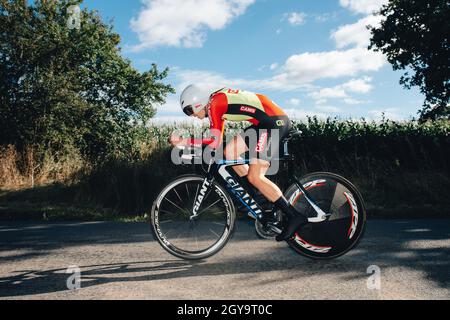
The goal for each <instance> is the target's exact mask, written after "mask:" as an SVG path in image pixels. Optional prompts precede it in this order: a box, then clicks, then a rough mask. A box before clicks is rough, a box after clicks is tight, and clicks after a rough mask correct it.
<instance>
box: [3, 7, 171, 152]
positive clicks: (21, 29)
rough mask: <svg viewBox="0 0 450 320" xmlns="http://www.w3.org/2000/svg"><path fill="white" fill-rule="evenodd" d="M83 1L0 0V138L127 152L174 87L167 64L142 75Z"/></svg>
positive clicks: (11, 141) (10, 141) (109, 29)
mask: <svg viewBox="0 0 450 320" xmlns="http://www.w3.org/2000/svg"><path fill="white" fill-rule="evenodd" d="M81 2H82V1H81V0H78V1H69V0H60V1H58V0H35V1H34V4H29V2H28V1H26V0H0V144H14V145H16V146H17V147H19V148H24V147H25V146H27V145H33V146H34V145H37V146H40V147H42V148H44V149H45V148H47V149H48V148H51V149H53V150H64V148H65V146H68V145H75V146H76V147H78V148H79V149H80V150H81V151H82V152H83V154H85V155H87V156H89V157H91V158H93V159H105V158H108V157H110V156H120V155H128V154H129V153H130V152H131V151H132V150H133V149H134V148H135V146H136V143H138V142H139V139H142V138H143V134H144V133H145V124H146V123H147V122H148V120H149V119H150V118H151V117H153V116H154V115H155V112H156V110H155V105H156V104H162V103H164V100H165V97H166V95H167V94H168V93H169V92H173V88H172V87H171V86H170V85H168V84H165V83H164V79H165V78H166V76H167V73H168V70H167V69H165V70H164V71H162V72H160V71H158V69H157V66H156V65H152V68H151V69H150V70H149V71H146V72H143V73H140V72H138V71H137V70H136V69H135V68H133V66H132V65H131V63H130V61H128V60H126V59H124V58H123V57H122V56H121V49H120V47H119V43H120V37H119V35H118V34H116V33H115V32H114V31H113V27H112V26H111V25H110V24H106V23H104V22H103V21H102V20H101V18H100V16H99V15H98V13H96V12H95V11H89V10H87V9H84V10H82V11H81V13H80V18H81V19H80V25H79V28H71V24H70V22H71V21H72V20H70V19H71V13H70V11H68V9H69V6H71V5H79V4H81Z"/></svg>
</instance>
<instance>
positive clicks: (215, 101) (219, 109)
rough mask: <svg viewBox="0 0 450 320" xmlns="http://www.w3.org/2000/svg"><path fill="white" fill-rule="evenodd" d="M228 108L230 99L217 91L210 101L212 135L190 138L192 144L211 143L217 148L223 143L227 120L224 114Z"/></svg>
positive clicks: (189, 142) (189, 141) (211, 145)
mask: <svg viewBox="0 0 450 320" xmlns="http://www.w3.org/2000/svg"><path fill="white" fill-rule="evenodd" d="M227 109H228V99H227V96H226V95H225V94H224V93H216V94H215V95H214V96H212V97H211V99H210V101H209V122H210V129H209V130H210V135H211V136H210V137H209V138H206V139H189V140H188V144H190V145H209V146H210V147H211V148H213V149H215V148H217V147H218V146H219V145H220V144H221V143H222V138H223V131H224V128H225V121H224V120H223V115H224V114H225V113H226V112H227Z"/></svg>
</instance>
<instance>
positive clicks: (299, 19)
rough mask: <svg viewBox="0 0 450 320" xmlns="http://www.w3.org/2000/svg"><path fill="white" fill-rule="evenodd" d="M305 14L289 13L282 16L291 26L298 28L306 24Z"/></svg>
mask: <svg viewBox="0 0 450 320" xmlns="http://www.w3.org/2000/svg"><path fill="white" fill-rule="evenodd" d="M306 17H307V15H306V13H303V12H290V13H286V14H285V15H284V18H283V20H284V19H287V20H288V22H289V24H290V25H291V26H300V25H303V24H305V23H306Z"/></svg>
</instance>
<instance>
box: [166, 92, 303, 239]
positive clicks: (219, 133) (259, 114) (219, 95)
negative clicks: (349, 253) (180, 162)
mask: <svg viewBox="0 0 450 320" xmlns="http://www.w3.org/2000/svg"><path fill="white" fill-rule="evenodd" d="M180 104H181V108H182V110H183V112H184V113H185V114H186V115H188V116H193V117H196V118H199V119H204V118H206V117H208V118H209V120H210V132H211V137H210V138H207V139H183V138H181V137H179V136H176V135H172V136H171V143H172V144H173V145H174V146H177V145H198V144H203V145H209V146H210V147H211V148H217V147H218V146H219V145H220V144H221V143H222V138H223V132H224V127H225V121H226V120H228V121H248V122H250V123H251V124H252V126H250V127H249V128H247V129H246V130H245V131H244V133H243V134H242V135H237V136H235V137H234V138H233V140H232V141H231V142H229V143H228V145H227V146H226V148H225V151H224V155H225V157H226V159H227V160H237V159H239V158H240V156H241V155H242V154H243V153H245V152H247V151H249V150H250V149H251V148H253V149H252V150H255V152H253V153H251V154H256V156H254V157H253V156H252V157H253V158H252V159H250V164H249V165H241V166H234V167H233V169H234V171H235V172H236V173H237V174H238V175H239V177H240V178H241V180H242V181H243V182H244V183H243V184H244V186H245V187H246V189H247V190H249V189H250V188H248V186H249V184H250V185H252V186H253V187H255V188H256V189H257V190H258V191H259V192H261V193H262V195H263V196H264V197H266V199H267V200H269V201H270V202H272V203H273V204H274V205H275V207H276V208H277V209H281V210H282V211H283V212H284V213H285V214H286V216H287V219H283V221H286V220H287V221H286V222H285V223H284V225H283V226H282V232H281V234H279V235H278V236H277V237H276V240H277V241H283V240H288V239H291V238H292V237H293V236H294V235H295V232H296V231H297V230H298V228H300V227H302V226H303V225H305V224H306V223H308V219H307V218H306V217H305V216H303V215H302V214H300V213H298V212H297V211H296V210H295V209H294V207H293V206H291V204H290V203H289V202H288V201H287V200H286V198H285V197H284V196H283V193H282V192H281V190H280V188H279V187H278V186H277V185H276V184H274V183H273V182H272V181H271V180H269V179H268V178H267V177H266V176H265V175H266V172H267V171H268V169H269V167H270V157H269V156H267V154H268V152H267V149H268V148H270V146H271V144H272V143H271V140H272V135H271V130H272V129H278V130H279V135H278V139H279V141H275V143H274V144H275V145H279V142H280V141H281V140H283V139H284V138H285V137H286V136H287V135H288V133H289V131H290V129H291V122H290V120H289V118H288V116H287V115H286V113H284V111H283V110H282V109H281V108H280V107H278V106H277V105H276V104H275V103H274V102H272V101H271V100H270V99H268V98H267V97H266V96H264V95H261V94H255V93H252V92H248V91H244V90H234V89H230V88H222V89H220V90H217V91H213V92H212V91H211V90H208V89H207V88H205V87H202V86H199V85H190V86H188V87H187V88H186V89H185V90H184V91H183V93H182V94H181V98H180ZM249 130H255V131H256V135H257V145H256V146H252V145H249V142H247V141H246V139H245V136H246V134H247V132H248V131H249Z"/></svg>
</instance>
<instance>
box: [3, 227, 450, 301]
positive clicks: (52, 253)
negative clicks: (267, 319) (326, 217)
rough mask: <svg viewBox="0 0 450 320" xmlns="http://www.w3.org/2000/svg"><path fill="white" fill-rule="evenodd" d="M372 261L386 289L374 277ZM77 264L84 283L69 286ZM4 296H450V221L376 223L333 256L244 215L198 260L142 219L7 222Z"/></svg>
mask: <svg viewBox="0 0 450 320" xmlns="http://www.w3.org/2000/svg"><path fill="white" fill-rule="evenodd" d="M371 265H376V266H378V267H379V268H380V269H379V270H380V272H381V275H380V282H379V285H380V287H379V289H374V288H371V287H368V285H367V284H368V279H369V277H370V276H371V275H370V274H368V273H367V268H368V267H369V266H371ZM70 266H78V267H79V269H80V272H81V283H80V285H81V288H80V289H77V290H69V289H68V288H67V280H68V278H69V277H70V276H72V278H69V283H71V284H73V283H74V282H73V281H71V280H73V278H74V277H73V274H71V273H66V272H67V268H68V267H70ZM371 279H372V278H371ZM369 284H371V285H372V286H373V285H374V284H375V285H376V284H377V282H373V281H370V280H369ZM0 299H263V300H265V299H450V220H414V221H405V220H389V221H387V220H375V221H369V222H368V226H367V232H366V234H365V237H364V239H363V240H362V241H361V243H360V245H359V246H358V247H357V248H356V249H354V250H353V251H352V252H350V253H349V254H347V255H345V256H343V257H341V258H339V259H337V260H333V261H312V260H309V259H307V258H303V257H301V256H298V255H297V254H296V253H295V252H293V251H292V250H291V249H289V248H288V247H287V246H286V245H285V244H283V243H276V242H272V241H267V240H259V239H257V238H256V236H255V233H254V230H253V226H252V224H251V223H250V222H248V223H247V222H239V223H238V225H237V229H236V233H235V235H234V237H233V239H232V240H231V241H230V242H229V243H228V245H227V246H226V247H225V248H224V250H223V251H221V252H220V253H219V254H218V255H216V256H214V257H212V258H209V259H207V260H206V261H202V262H197V263H193V262H186V261H182V260H179V259H177V258H174V257H172V256H170V255H169V254H168V253H166V252H165V251H164V250H163V249H162V248H161V247H160V246H159V245H158V244H157V243H156V242H155V241H154V240H153V238H152V236H151V234H150V229H149V226H148V225H147V224H144V223H111V222H96V223H23V222H22V223H1V222H0Z"/></svg>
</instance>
